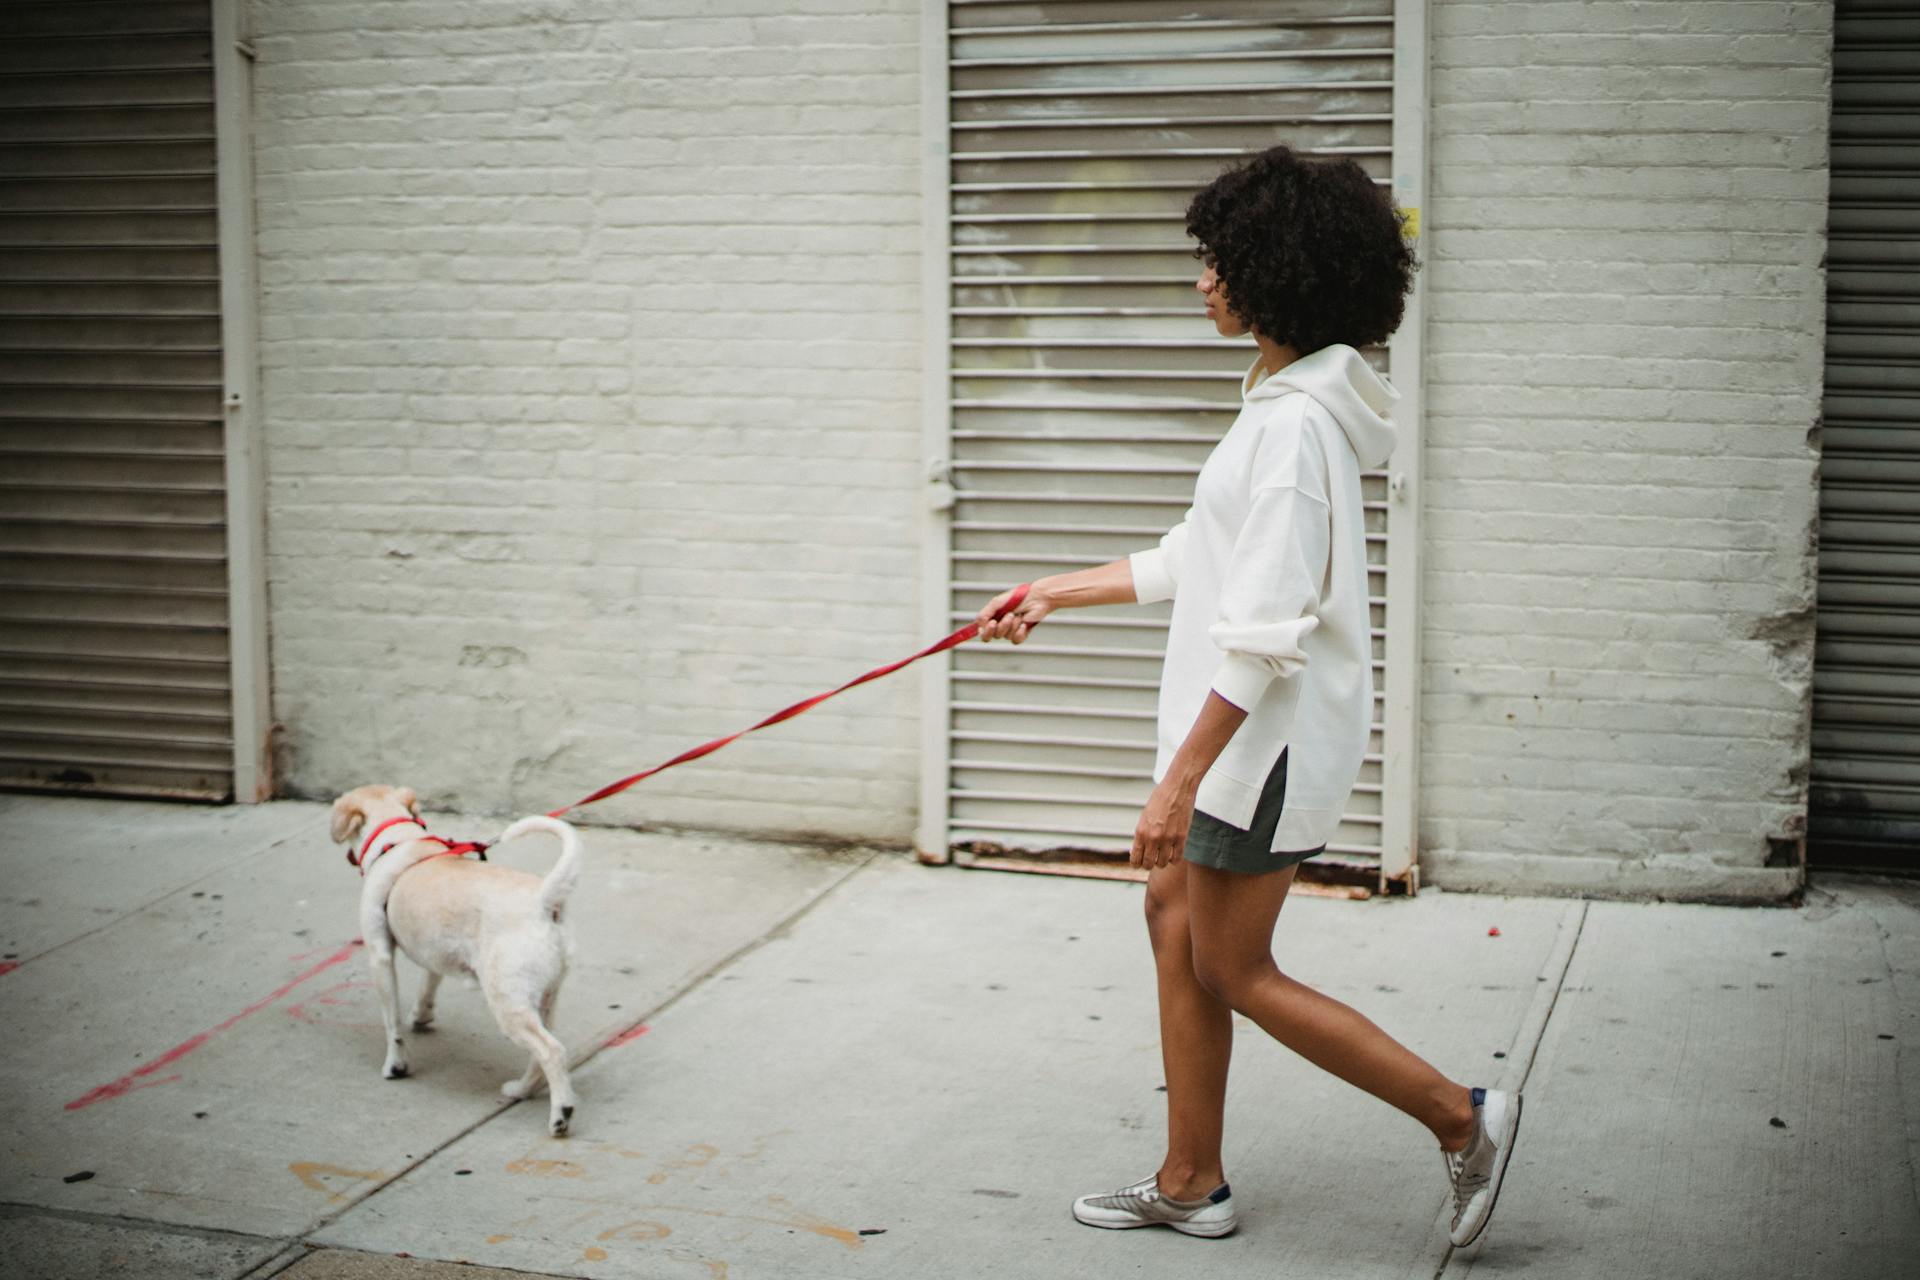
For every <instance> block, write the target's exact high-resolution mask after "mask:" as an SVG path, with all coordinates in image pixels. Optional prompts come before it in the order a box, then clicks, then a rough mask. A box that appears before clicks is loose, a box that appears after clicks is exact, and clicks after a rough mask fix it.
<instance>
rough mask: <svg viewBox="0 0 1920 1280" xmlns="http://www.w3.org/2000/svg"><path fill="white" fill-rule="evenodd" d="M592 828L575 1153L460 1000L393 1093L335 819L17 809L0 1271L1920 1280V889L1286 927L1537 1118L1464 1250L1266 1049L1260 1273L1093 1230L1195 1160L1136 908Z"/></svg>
mask: <svg viewBox="0 0 1920 1280" xmlns="http://www.w3.org/2000/svg"><path fill="white" fill-rule="evenodd" d="M431 816H432V817H433V818H434V820H435V826H436V829H437V830H441V831H444V832H446V833H448V834H457V835H480V834H485V833H487V832H490V831H493V830H496V829H498V826H499V825H500V824H499V823H498V822H490V821H487V820H483V819H472V820H467V819H461V818H458V817H443V816H442V815H431ZM585 836H586V842H587V863H586V869H585V874H584V876H583V880H582V890H581V892H580V894H579V895H578V897H577V899H576V901H575V904H574V907H575V916H574V925H575V931H576V936H577V939H578V961H577V964H576V967H575V969H574V971H573V973H572V975H571V976H570V978H569V979H568V983H567V987H566V990H565V994H564V997H563V999H562V1000H561V1003H560V1011H559V1015H558V1019H557V1023H558V1031H559V1034H560V1037H561V1039H562V1040H564V1041H565V1042H566V1044H567V1045H568V1047H569V1049H570V1050H571V1051H572V1053H573V1056H574V1058H575V1060H576V1061H581V1060H584V1065H583V1066H581V1067H580V1068H579V1070H578V1074H577V1075H576V1078H575V1081H576V1086H577V1088H578V1090H579V1093H580V1096H581V1101H580V1108H581V1109H580V1112H579V1114H578V1115H577V1116H576V1117H575V1122H574V1132H573V1136H572V1137H570V1138H567V1139H562V1140H555V1139H550V1138H547V1137H545V1136H544V1130H543V1125H542V1119H543V1116H544V1113H545V1105H544V1100H541V1101H538V1102H536V1103H534V1104H532V1105H524V1104H523V1105H517V1106H503V1105H501V1100H500V1099H499V1098H498V1095H497V1093H496V1090H497V1088H498V1085H499V1083H500V1082H501V1081H502V1080H504V1079H506V1078H508V1077H509V1076H511V1075H514V1074H517V1072H518V1071H519V1069H520V1066H521V1057H520V1053H519V1051H518V1050H517V1049H515V1048H514V1047H513V1046H511V1045H510V1044H508V1042H507V1041H506V1040H505V1039H504V1038H503V1037H501V1036H500V1035H499V1034H498V1033H497V1032H496V1031H495V1030H494V1028H493V1026H492V1023H491V1020H490V1018H489V1017H488V1016H487V1014H486V1012H485V1010H484V1008H483V1006H482V1005H481V1003H480V1000H479V997H478V995H477V993H474V992H472V991H471V990H463V989H458V988H455V987H454V986H452V985H451V984H449V986H448V988H447V989H446V990H445V992H444V993H443V995H442V997H441V1001H440V1027H439V1029H438V1030H437V1031H436V1032H435V1033H434V1034H432V1035H423V1036H420V1037H418V1038H416V1039H415V1040H414V1042H413V1045H412V1049H411V1058H412V1063H413V1068H414V1075H413V1076H412V1078H410V1079H407V1080H401V1081H384V1080H382V1079H380V1077H379V1065H380V1058H381V1053H380V1047H381V1046H380V1040H381V1033H380V1030H379V1025H378V1024H379V1015H378V1012H377V1010H376V1007H375V1005H374V1002H373V998H372V994H371V992H370V991H369V990H368V988H367V984H366V978H365V974H364V968H363V960H362V958H361V956H360V954H359V953H358V951H357V949H353V948H350V947H349V946H348V945H347V944H349V943H350V941H351V939H352V938H353V936H354V932H355V924H354V910H355V898H356V893H357V890H358V881H357V879H356V878H355V876H354V875H353V873H352V871H351V870H350V869H348V867H347V866H346V863H345V861H344V860H343V858H342V856H341V853H340V850H339V849H338V847H336V846H332V845H329V844H328V843H327V840H326V810H325V806H323V805H318V804H307V803H292V802H288V803H276V804H271V805H266V806H259V807H253V808H239V807H235V808H226V809H211V808H200V807H189V806H184V805H163V804H148V803H138V802H108V801H96V800H83V799H64V798H40V797H27V796H0V868H4V872H5V877H6V878H5V882H4V885H5V887H4V891H0V902H3V903H4V915H0V950H3V951H4V953H5V954H6V956H7V959H5V960H3V961H0V975H4V976H0V1018H3V1019H4V1020H3V1021H0V1026H4V1028H5V1041H4V1045H3V1046H0V1079H3V1081H4V1090H5V1093H4V1103H0V1107H3V1108H4V1121H5V1139H6V1156H7V1159H6V1161H5V1165H4V1169H0V1204H3V1205H4V1206H6V1207H5V1208H3V1209H0V1258H5V1259H7V1262H6V1263H5V1264H4V1266H0V1273H4V1274H5V1275H8V1276H14V1275H18V1276H31V1277H48V1278H58V1280H74V1278H79V1277H86V1278H89V1280H91V1278H92V1277H104V1276H130V1277H133V1276H137V1277H175V1276H182V1277H184V1276H205V1277H220V1278H230V1280H239V1278H240V1277H249V1278H254V1277H260V1278H264V1277H267V1276H274V1275H284V1276H286V1277H289V1280H348V1278H350V1277H351V1278H357V1280H423V1278H426V1277H436V1278H438V1277H448V1278H451V1277H460V1278H462V1280H481V1278H483V1277H486V1276H487V1275H488V1270H487V1269H489V1268H502V1269H504V1270H503V1273H502V1274H505V1273H506V1272H513V1273H525V1272H534V1273H541V1274H549V1275H564V1276H589V1277H616V1276H619V1277H649V1278H651V1277H661V1278H676V1277H686V1278H688V1280H702V1278H710V1277H728V1278H730V1280H774V1278H776V1277H777V1278H778V1280H801V1278H820V1280H825V1278H827V1277H833V1278H836V1280H838V1278H840V1277H886V1278H887V1280H896V1278H899V1277H916V1278H917V1277H925V1278H929V1280H934V1278H944V1277H974V1276H994V1277H1014V1278H1020V1277H1029V1276H1031V1277H1044V1278H1046V1280H1060V1278H1065V1277H1077V1276H1086V1277H1096V1276H1098V1277H1106V1276H1111V1275H1140V1276H1162V1277H1167V1276H1172V1277H1179V1276H1187V1275H1196V1274H1201V1273H1202V1270H1203V1269H1204V1273H1205V1274H1206V1275H1207V1276H1208V1277H1209V1280H1238V1278H1240V1277H1262V1278H1266V1277H1275V1276H1300V1277H1312V1278H1314V1280H1346V1278H1348V1277H1354V1278H1360V1277H1394V1278H1395V1280H1435V1278H1436V1277H1448V1278H1458V1277H1465V1276H1469V1275H1485V1276H1493V1275H1498V1274H1509V1273H1517V1272H1528V1273H1531V1274H1535V1275H1541V1276H1551V1277H1555V1278H1556V1280H1559V1278H1566V1280H1586V1278H1588V1277H1592V1278H1594V1280H1599V1278H1600V1277H1606V1278H1607V1280H1642V1278H1645V1280H1654V1278H1655V1277H1658V1280H1677V1278H1686V1280H1691V1278H1693V1277H1720V1276H1725V1277H1730V1278H1731V1277H1739V1278H1740V1280H1758V1278H1764V1277H1782V1278H1785V1277H1795V1278H1799V1277H1835V1278H1836V1280H1839V1278H1842V1277H1844V1278H1846V1280H1854V1278H1864V1277H1881V1276H1885V1277H1895V1276H1900V1277H1905V1276H1910V1275H1913V1274H1916V1272H1920V1206H1917V1203H1916V1193H1915V1178H1914V1172H1915V1163H1916V1153H1917V1152H1920V886H1915V885H1890V884H1886V883H1880V882H1874V881H1865V880H1859V881H1840V882H1832V883H1829V884H1826V885H1824V886H1823V887H1821V888H1817V889H1816V890H1815V891H1814V892H1812V893H1811V894H1810V895H1809V898H1808V901H1807V904H1806V905H1805V906H1804V907H1802V908H1799V909H1792V910H1786V909H1781V910H1760V909H1736V908H1718V907H1699V906H1677V905H1627V904H1618V903H1582V902H1568V901H1561V900H1552V899H1523V898H1501V897H1492V896H1477V895H1462V894H1445V893H1440V892H1437V891H1432V890H1429V891H1427V892H1424V893H1422V894H1421V895H1420V897H1419V898H1417V899H1414V900H1405V899H1393V900H1384V899H1375V900H1373V901H1369V902H1343V901H1336V900H1328V899H1321V898H1305V897H1303V898H1297V899H1296V900H1294V901H1292V902H1289V903H1288V905H1287V908H1286V911H1285V913H1284V914H1283V916H1282V918H1281V924H1280V929H1279V934H1278V942H1277V950H1278V952H1279V955H1280V960H1281V963H1282V965H1283V966H1285V967H1286V968H1288V970H1289V971H1290V972H1292V973H1293V974H1294V975H1295V976H1297V977H1299V978H1301V979H1302V980H1304V981H1307V982H1311V983H1313V984H1315V985H1317V986H1319V987H1321V988H1323V989H1325V990H1327V991H1329V992H1330V993H1332V994H1334V995H1337V996H1339V997H1340V998H1341V999H1343V1000H1346V1001H1348V1002H1349V1003H1352V1004H1354V1005H1355V1006H1357V1007H1358V1008H1360V1009H1361V1010H1362V1011H1363V1012H1365V1013H1366V1014H1368V1015H1369V1016H1370V1017H1372V1018H1374V1019H1375V1020H1376V1021H1378V1022H1379V1023H1380V1024H1381V1025H1383V1026H1384V1027H1386V1028H1387V1029H1388V1030H1389V1031H1390V1032H1392V1033H1393V1034H1394V1035H1396V1036H1397V1037H1399V1038H1400V1039H1402V1040H1404V1041H1405V1042H1407V1043H1408V1044H1410V1045H1411V1046H1413V1047H1414V1048H1415V1049H1416V1050H1418V1051H1419V1052H1421V1053H1422V1054H1423V1055H1425V1056H1427V1057H1429V1058H1431V1059H1432V1060H1434V1061H1435V1062H1436V1064H1437V1065H1439V1066H1440V1067H1441V1068H1442V1069H1443V1070H1445V1071H1447V1072H1449V1073H1450V1074H1453V1075H1455V1076H1458V1077H1463V1078H1467V1079H1470V1080H1472V1081H1474V1082H1476V1083H1486V1084H1497V1083H1505V1084H1508V1085H1512V1084H1514V1083H1517V1082H1519V1081H1520V1080H1522V1079H1524V1080H1525V1083H1526V1096H1527V1112H1526V1116H1527V1120H1526V1128H1525V1131H1524V1134H1523V1138H1522V1141H1521V1143H1520V1146H1519V1148H1518V1152H1517V1155H1516V1157H1515V1165H1514V1169H1513V1171H1512V1173H1511V1174H1510V1178H1509V1183H1508V1189H1507V1191H1506V1193H1505V1195H1504V1196H1503V1198H1502V1201H1501V1204H1500V1209H1499V1213H1498V1214H1497V1216H1496V1217H1495V1219H1494V1222H1493V1225H1492V1227H1491V1228H1490V1229H1489V1231H1488V1232H1487V1234H1486V1236H1485V1237H1483V1239H1482V1241H1481V1242H1480V1243H1479V1244H1478V1245H1476V1246H1475V1248H1474V1249H1473V1250H1470V1251H1466V1252H1464V1253H1463V1252H1458V1251H1452V1250H1449V1248H1448V1247H1447V1242H1446V1232H1445V1225H1446V1222H1445V1215H1444V1212H1443V1202H1444V1201H1445V1198H1446V1185H1445V1179H1444V1177H1443V1175H1442V1172H1441V1165H1440V1161H1439V1160H1438V1159H1437V1158H1436V1157H1435V1156H1434V1154H1433V1151H1434V1148H1433V1146H1432V1143H1431V1141H1430V1139H1429V1138H1428V1137H1427V1136H1426V1135H1425V1134H1424V1133H1423V1132H1422V1131H1420V1130H1419V1129H1418V1128H1417V1127H1416V1126H1415V1125H1413V1124H1412V1123H1411V1122H1410V1121H1407V1120H1405V1119H1403V1118H1401V1117H1399V1116H1398V1115H1396V1114H1395V1113H1394V1112H1392V1111H1391V1110H1389V1109H1388V1108H1386V1107H1384V1106H1382V1105H1381V1104H1379V1103H1378V1102H1375V1101H1374V1100H1372V1099H1370V1098H1368V1097H1366V1096H1364V1095H1362V1094H1359V1093H1357V1092H1356V1091H1354V1090H1352V1089H1350V1088H1348V1087H1347V1086H1345V1085H1342V1084H1340V1083H1339V1082H1338V1081H1335V1080H1333V1079H1331V1078H1330V1077H1327V1076H1324V1075H1322V1074H1321V1073H1319V1072H1317V1071H1316V1070H1314V1069H1313V1068H1311V1067H1309V1066H1307V1065H1305V1064H1304V1063H1302V1062H1300V1061H1298V1060H1297V1059H1295V1058H1293V1057H1292V1056H1291V1055H1290V1054H1288V1053H1287V1052H1285V1051H1284V1050H1282V1049H1280V1048H1279V1047H1278V1046H1276V1045H1274V1044H1272V1043H1271V1042H1270V1041H1268V1040H1267V1039H1266V1038H1265V1037H1264V1036H1263V1035H1262V1034H1261V1033H1260V1032H1259V1031H1258V1030H1257V1029H1255V1028H1252V1027H1251V1026H1248V1025H1245V1024H1242V1025H1240V1026H1239V1032H1240V1036H1239V1045H1240V1051H1239V1054H1238V1055H1237V1057H1236V1061H1235V1064H1234V1076H1233V1084H1232V1087H1231V1092H1230V1097H1229V1117H1228V1120H1229V1125H1228V1132H1229V1147H1228V1151H1227V1160H1228V1168H1229V1173H1230V1176H1231V1177H1232V1178H1233V1181H1234V1188H1235V1193H1236V1194H1235V1199H1236V1201H1237V1202H1239V1204H1240V1206H1241V1213H1242V1226H1241V1228H1240V1231H1239V1232H1238V1233H1237V1234H1236V1235H1234V1236H1232V1237H1229V1238H1227V1239H1225V1240H1220V1241H1204V1240H1193V1239H1189V1238H1186V1237H1181V1236H1176V1235H1174V1234H1173V1233H1171V1232H1167V1231H1164V1230H1159V1229H1156V1230H1152V1231H1138V1232H1096V1231H1091V1230H1088V1229H1086V1228H1083V1227H1080V1226H1078V1225H1077V1224H1075V1223H1074V1222H1073V1221H1072V1220H1071V1219H1070V1218H1069V1217H1068V1214H1067V1205H1068V1202H1069V1201H1070V1200H1071V1198H1072V1197H1073V1196H1074V1195H1075V1194H1078V1193H1080V1192H1083V1191H1087V1190H1095V1189H1101V1188H1105V1187H1108V1186H1112V1185H1118V1184H1119V1183H1121V1182H1125V1181H1130V1180H1132V1179H1133V1178H1136V1177H1138V1176H1140V1175H1141V1174H1143V1173H1145V1172H1148V1171H1150V1170H1151V1169H1152V1167H1153V1165H1154V1163H1155V1162H1156V1161H1157V1159H1158V1156H1159V1146H1158V1143H1159V1140H1160V1136H1161V1134H1162V1132H1163V1115H1162V1106H1163V1095H1162V1094H1160V1093H1159V1092H1157V1086H1158V1085H1159V1083H1160V1069H1159V1051H1158V1040H1157V1029H1156V1024H1155V1020H1154V1006H1153V990H1152V971H1151V967H1150V964H1149V960H1148V955H1147V949H1146V941H1145V935H1144V931H1143V929H1142V927H1141V923H1140V919H1139V916H1140V894H1141V891H1140V888H1139V887H1138V886H1137V885H1132V884H1125V883H1114V882H1101V881H1082V880H1062V879H1057V878H1053V877H1041V876H1021V875H1008V874H998V873H989V872H970V871H963V870H959V869H955V868H929V867H922V866H919V865H917V864H916V863H914V862H913V861H912V860H911V859H910V858H908V857H906V856H904V855H901V854H898V853H894V852H884V853H882V852H876V851H873V850H852V849H850V850H843V851H822V850H819V849H814V848H808V847H799V846H786V845H777V844H760V843H750V842H746V841H739V840H730V839H726V838H721V837H713V836H698V835H691V836H689V835H674V836H669V835H659V834H645V833H633V832H624V831H609V830H602V829H589V830H587V831H586V832H585ZM550 856H551V845H550V844H549V843H547V842H544V841H539V840H532V839H530V840H528V841H527V842H525V843H524V844H523V845H520V846H517V847H512V846H510V847H508V848H506V849H505V850H504V851H503V852H502V860H504V861H508V862H516V863H519V864H520V865H527V866H533V867H539V866H544V865H545V863H546V860H547V859H548V858H550ZM1496 927H1497V928H1498V930H1499V933H1498V935H1497V936H1493V935H1491V934H1490V932H1489V931H1490V930H1491V929H1493V928H1496ZM402 974H403V976H402V990H403V998H406V997H407V996H410V995H411V993H412V991H413V990H414V989H415V987H416V986H417V983H418V970H417V969H415V968H413V967H412V965H411V963H410V962H405V961H403V962H402ZM396 1254H404V1255H409V1256H407V1257H404V1258H396V1257H394V1256H393V1255H396ZM448 1262H471V1263H473V1264H475V1265H474V1266H472V1267H461V1268H458V1269H456V1268H453V1267H450V1266H444V1265H442V1264H443V1263H448Z"/></svg>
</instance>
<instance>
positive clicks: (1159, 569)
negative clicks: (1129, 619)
mask: <svg viewBox="0 0 1920 1280" xmlns="http://www.w3.org/2000/svg"><path fill="white" fill-rule="evenodd" d="M1192 517H1193V509H1192V508H1188V509H1187V514H1186V516H1185V517H1183V518H1182V519H1181V521H1180V523H1179V524H1177V525H1175V526H1173V528H1171V529H1169V530H1167V534H1166V536H1165V537H1164V538H1161V539H1160V545H1159V546H1157V547H1148V548H1147V549H1146V550H1145V551H1136V552H1134V553H1133V554H1132V555H1130V556H1128V557H1127V559H1128V560H1129V561H1130V562H1131V563H1132V565H1133V596H1134V599H1136V600H1138V601H1139V602H1140V603H1141V604H1155V603H1157V602H1159V601H1161V600H1171V599H1173V593H1174V591H1175V589H1176V588H1177V587H1178V586H1179V585H1180V556H1181V552H1182V551H1183V549H1184V548H1185V547H1186V545H1187V521H1188V520H1189V519H1191V518H1192Z"/></svg>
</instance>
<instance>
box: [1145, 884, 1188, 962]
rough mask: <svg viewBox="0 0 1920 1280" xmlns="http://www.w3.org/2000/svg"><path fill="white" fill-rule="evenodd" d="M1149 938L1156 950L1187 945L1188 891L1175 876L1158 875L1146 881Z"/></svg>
mask: <svg viewBox="0 0 1920 1280" xmlns="http://www.w3.org/2000/svg"><path fill="white" fill-rule="evenodd" d="M1146 898H1147V901H1146V915H1147V936H1148V937H1149V938H1151V939H1152V940H1153V945H1154V948H1155V949H1156V950H1158V949H1159V948H1160V947H1161V946H1163V945H1166V944H1170V943H1175V942H1178V943H1180V944H1181V945H1182V946H1185V945H1186V944H1187V939H1188V927H1187V894H1186V887H1185V886H1184V885H1183V884H1181V883H1180V881H1179V878H1178V877H1177V876H1174V875H1164V876H1163V875H1160V874H1158V873H1155V874H1154V875H1152V876H1150V877H1149V878H1148V880H1147V894H1146Z"/></svg>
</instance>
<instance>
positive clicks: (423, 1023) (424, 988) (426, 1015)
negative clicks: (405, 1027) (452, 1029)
mask: <svg viewBox="0 0 1920 1280" xmlns="http://www.w3.org/2000/svg"><path fill="white" fill-rule="evenodd" d="M439 994H440V975H439V974H437V973H435V972H434V971H433V970H431V969H429V970H427V980H426V982H424V983H423V984H421V987H420V998H419V999H418V1000H416V1001H414V1004H413V1029H414V1030H415V1031H431V1030H432V1029H433V1001H434V997H435V996H438V995H439Z"/></svg>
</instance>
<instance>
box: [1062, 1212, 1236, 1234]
mask: <svg viewBox="0 0 1920 1280" xmlns="http://www.w3.org/2000/svg"><path fill="white" fill-rule="evenodd" d="M1073 1220H1074V1221H1075V1222H1077V1223H1079V1224H1080V1225H1081V1226H1083V1227H1099V1228H1100V1229H1101V1230H1103V1231H1131V1230H1133V1229H1134V1228H1135V1227H1172V1228H1173V1229H1174V1230H1175V1231H1178V1232H1179V1233H1180V1234H1181V1235H1185V1236H1200V1237H1201V1238H1203V1239H1207V1240H1216V1239H1218V1238H1219V1237H1221V1236H1224V1235H1230V1234H1232V1233H1233V1231H1234V1229H1235V1228H1237V1227H1238V1226H1239V1225H1240V1224H1239V1222H1237V1221H1235V1220H1233V1219H1229V1220H1227V1221H1226V1222H1163V1221H1151V1222H1150V1221H1146V1220H1144V1219H1141V1218H1123V1219H1118V1220H1116V1221H1113V1222H1099V1221H1096V1220H1093V1219H1090V1218H1083V1217H1081V1216H1080V1214H1079V1211H1078V1210H1076V1211H1075V1212H1074V1215H1073Z"/></svg>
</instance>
